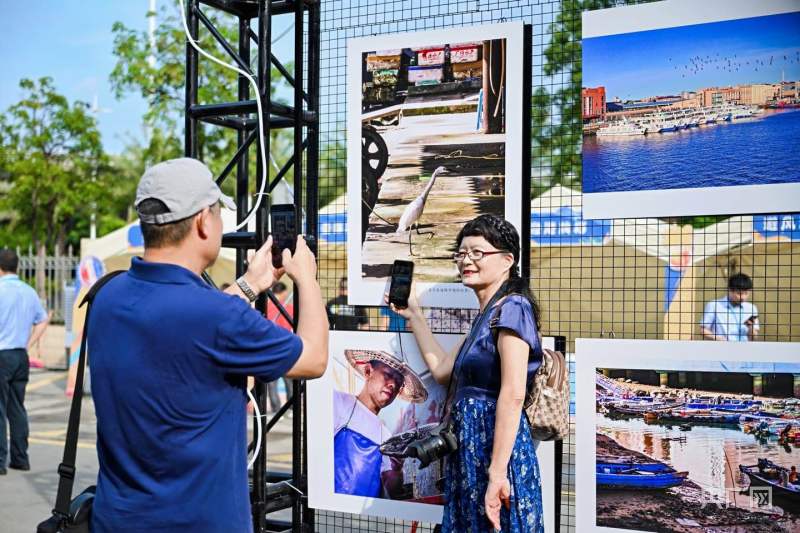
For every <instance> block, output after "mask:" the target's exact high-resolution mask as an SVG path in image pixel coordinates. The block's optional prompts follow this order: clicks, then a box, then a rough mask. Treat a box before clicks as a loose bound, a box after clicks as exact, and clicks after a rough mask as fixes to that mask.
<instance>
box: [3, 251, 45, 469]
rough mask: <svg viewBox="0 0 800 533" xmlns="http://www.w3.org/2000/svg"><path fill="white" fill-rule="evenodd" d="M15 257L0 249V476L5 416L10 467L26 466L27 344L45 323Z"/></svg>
mask: <svg viewBox="0 0 800 533" xmlns="http://www.w3.org/2000/svg"><path fill="white" fill-rule="evenodd" d="M18 265H19V258H18V257H17V254H16V253H15V252H14V251H13V250H8V249H3V250H0V476H2V475H5V474H6V456H7V455H8V450H9V446H8V441H7V440H6V419H8V427H9V433H10V435H9V436H10V439H11V457H10V459H11V461H10V464H9V467H10V468H14V469H17V470H30V469H31V466H30V462H29V460H28V414H27V413H26V412H25V387H26V386H27V384H28V374H29V369H28V351H27V349H28V347H29V346H33V345H34V344H35V343H36V341H38V340H39V337H41V336H42V333H44V330H45V328H46V327H47V313H45V311H44V308H43V307H42V302H41V301H40V300H39V295H38V294H36V291H34V290H33V289H32V288H31V287H30V286H29V285H27V284H26V283H24V282H23V281H22V280H20V279H19V277H18V276H17V266H18Z"/></svg>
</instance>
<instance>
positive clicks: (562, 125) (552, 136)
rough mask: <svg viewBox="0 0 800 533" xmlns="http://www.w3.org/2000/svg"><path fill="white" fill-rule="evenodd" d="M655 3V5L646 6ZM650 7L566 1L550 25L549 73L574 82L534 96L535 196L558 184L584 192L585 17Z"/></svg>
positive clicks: (605, 1)
mask: <svg viewBox="0 0 800 533" xmlns="http://www.w3.org/2000/svg"><path fill="white" fill-rule="evenodd" d="M644 1H653V0H644ZM636 3H644V2H642V1H636V0H624V1H620V0H617V1H615V0H562V2H561V7H560V10H559V13H558V16H557V17H556V20H555V21H554V22H553V23H552V24H550V29H549V33H550V42H549V43H548V44H547V46H546V47H545V50H544V58H545V63H544V66H543V73H544V75H545V76H547V77H554V76H557V75H561V76H562V78H564V77H566V78H567V79H568V82H567V83H566V84H565V85H563V86H561V87H560V88H558V89H556V90H555V92H553V93H552V94H551V93H550V92H548V91H547V89H545V88H544V87H539V88H537V89H536V91H535V92H534V94H533V98H532V106H533V113H532V117H531V122H532V124H531V127H532V129H531V131H532V132H533V146H532V148H533V157H534V165H535V167H537V168H539V169H541V172H540V174H541V175H540V176H537V177H536V178H535V179H534V184H533V185H534V189H533V194H534V195H539V194H541V193H542V192H544V191H545V190H546V189H548V188H550V187H551V186H552V185H555V184H562V185H565V186H567V187H572V188H576V189H580V185H581V140H582V117H581V82H582V76H581V15H580V14H581V12H582V11H586V10H594V9H603V8H607V7H613V6H615V5H623V4H636Z"/></svg>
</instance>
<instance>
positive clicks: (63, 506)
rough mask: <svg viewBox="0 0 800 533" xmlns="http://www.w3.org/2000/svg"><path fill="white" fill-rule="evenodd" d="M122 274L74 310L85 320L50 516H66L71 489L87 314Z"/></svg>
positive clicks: (105, 280) (108, 276)
mask: <svg viewBox="0 0 800 533" xmlns="http://www.w3.org/2000/svg"><path fill="white" fill-rule="evenodd" d="M123 272H125V271H124V270H115V271H114V272H109V273H108V274H106V275H105V276H103V277H102V278H100V279H98V280H97V281H96V282H95V283H94V285H92V287H91V288H90V289H89V292H87V293H86V296H84V297H83V300H82V301H81V303H80V305H79V306H78V307H83V306H84V304H85V305H86V318H84V320H83V334H82V335H81V349H80V356H79V357H78V375H77V376H76V378H75V392H74V393H73V395H72V405H71V406H70V410H69V423H68V425H67V439H66V441H65V442H64V456H63V459H62V460H61V464H60V465H58V477H59V480H58V492H57V493H56V506H55V508H54V509H53V514H54V515H56V516H60V517H67V516H69V504H70V501H71V500H72V485H73V483H74V481H75V456H76V452H77V449H78V430H79V429H80V424H81V400H82V399H83V374H84V370H85V369H86V340H87V338H88V336H89V314H90V313H91V310H92V302H94V298H95V296H97V293H98V291H99V290H100V289H101V288H102V287H103V285H105V284H106V283H108V282H109V281H111V279H113V278H114V277H116V276H117V275H119V274H122V273H123Z"/></svg>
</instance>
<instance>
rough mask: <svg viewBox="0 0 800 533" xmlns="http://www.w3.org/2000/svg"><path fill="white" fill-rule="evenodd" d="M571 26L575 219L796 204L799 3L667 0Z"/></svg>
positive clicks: (799, 177)
mask: <svg viewBox="0 0 800 533" xmlns="http://www.w3.org/2000/svg"><path fill="white" fill-rule="evenodd" d="M582 22H583V40H582V53H583V58H582V66H583V89H582V109H583V146H582V160H583V178H582V188H583V193H584V200H583V206H584V217H585V218H587V219H609V218H644V217H667V216H699V215H732V214H749V213H778V212H794V211H797V198H798V197H800V155H798V154H800V142H798V140H797V136H796V135H795V134H794V133H793V132H794V131H796V130H798V129H800V97H798V93H797V85H798V81H796V80H800V31H798V28H800V4H798V2H796V1H793V0H764V1H760V2H751V1H749V0H730V1H728V0H708V1H706V2H702V3H700V4H698V3H697V2H693V1H691V0H666V1H663V2H654V3H648V4H639V5H632V6H623V7H616V8H611V9H603V10H595V11H584V12H583V13H582ZM733 35H735V36H736V38H733V37H732V36H733ZM768 147H769V148H768Z"/></svg>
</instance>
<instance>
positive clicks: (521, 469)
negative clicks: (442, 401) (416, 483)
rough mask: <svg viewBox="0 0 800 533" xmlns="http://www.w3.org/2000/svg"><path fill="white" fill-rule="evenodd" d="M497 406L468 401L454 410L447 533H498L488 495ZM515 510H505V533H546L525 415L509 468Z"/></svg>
mask: <svg viewBox="0 0 800 533" xmlns="http://www.w3.org/2000/svg"><path fill="white" fill-rule="evenodd" d="M496 408H497V404H496V402H492V401H484V400H477V399H473V398H465V399H462V400H460V401H459V402H458V403H457V404H456V405H455V406H454V407H453V422H454V423H455V427H456V432H457V434H458V442H459V446H458V451H456V452H455V453H453V454H452V455H450V456H449V457H448V458H447V466H446V474H445V498H446V500H447V503H446V505H445V508H444V520H443V522H442V531H443V532H444V533H480V532H484V531H486V532H493V531H494V529H493V528H492V524H491V523H490V522H489V519H488V518H486V511H485V509H484V496H485V495H486V486H487V484H488V481H489V474H488V472H489V463H490V462H491V460H492V445H493V443H494V424H495V410H496ZM508 479H509V481H510V483H511V509H510V510H506V508H505V506H504V505H503V506H502V507H501V511H500V523H501V525H502V531H503V532H504V533H542V532H544V515H543V512H542V482H541V478H540V475H539V462H538V461H537V460H536V448H535V445H534V441H533V439H532V438H531V434H530V429H529V426H528V420H527V419H526V417H525V413H524V412H523V413H522V414H521V416H520V421H519V427H518V429H517V439H516V441H515V442H514V450H513V452H512V454H511V459H510V460H509V463H508Z"/></svg>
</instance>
